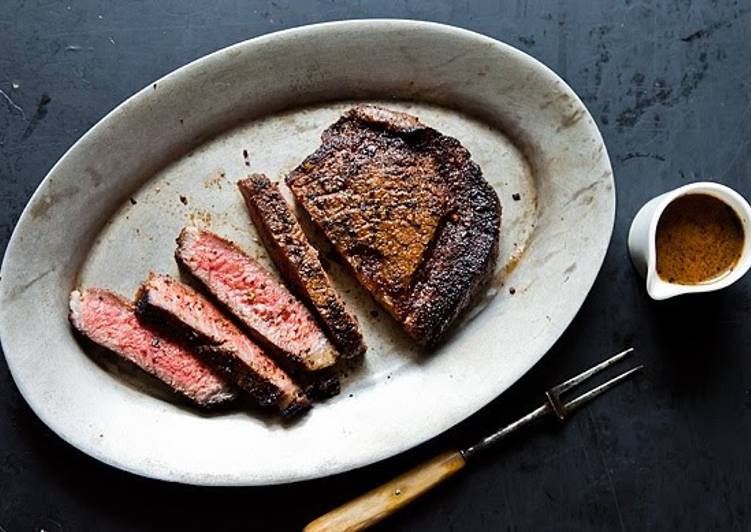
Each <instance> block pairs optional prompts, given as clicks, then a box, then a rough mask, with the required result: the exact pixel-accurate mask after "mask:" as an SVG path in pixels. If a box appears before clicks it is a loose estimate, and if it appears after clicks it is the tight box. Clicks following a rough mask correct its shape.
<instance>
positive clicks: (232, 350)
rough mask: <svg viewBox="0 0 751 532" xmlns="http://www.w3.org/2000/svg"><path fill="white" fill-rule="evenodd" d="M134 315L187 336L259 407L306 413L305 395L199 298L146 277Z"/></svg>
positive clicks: (163, 279)
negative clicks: (303, 411) (136, 314)
mask: <svg viewBox="0 0 751 532" xmlns="http://www.w3.org/2000/svg"><path fill="white" fill-rule="evenodd" d="M137 307H138V313H139V314H141V315H142V316H144V317H145V318H146V319H147V320H162V321H164V322H167V323H169V324H171V325H172V326H176V327H177V328H179V329H182V330H184V331H185V332H187V334H188V337H189V338H190V339H191V340H192V341H193V342H195V343H196V345H199V346H200V352H201V354H203V355H205V356H208V357H210V359H211V360H212V361H213V362H214V363H215V364H217V366H218V367H221V368H222V369H223V370H224V371H226V372H227V373H228V374H229V375H231V376H232V378H233V379H234V380H235V382H236V383H237V384H238V385H239V386H240V387H241V388H242V389H244V390H246V391H247V392H248V393H250V395H251V396H253V398H254V399H256V401H258V403H259V404H261V405H263V406H270V405H277V406H278V407H279V409H280V410H281V412H282V414H283V415H285V416H289V415H292V414H294V413H297V412H299V411H301V410H305V409H307V407H308V406H309V405H310V402H309V401H308V398H307V397H306V396H305V393H304V392H303V391H302V390H301V389H300V387H299V386H297V384H295V383H294V382H293V381H292V379H291V378H290V377H289V376H288V375H287V374H286V373H285V372H284V370H282V369H281V368H280V367H279V366H278V365H277V364H276V363H275V362H274V361H273V360H272V359H270V358H269V357H268V356H266V354H265V353H264V352H263V351H262V350H261V348H260V347H258V346H257V345H256V344H254V343H253V342H252V341H251V340H250V339H249V338H248V337H247V336H245V334H243V333H242V331H240V329H238V328H237V326H236V325H235V324H233V323H232V322H231V321H230V320H229V319H227V317H226V316H224V315H223V314H222V313H221V312H220V311H219V309H217V308H216V307H215V306H214V305H213V304H211V302H209V301H208V300H207V299H206V298H205V297H203V296H202V295H201V294H199V293H198V292H196V291H195V290H193V289H192V288H191V287H189V286H188V285H186V284H183V283H181V282H179V281H177V280H175V279H173V278H172V277H169V276H167V275H155V274H153V273H152V274H151V275H150V276H149V278H148V279H147V280H146V282H145V283H144V284H143V285H141V288H140V289H139V291H138V296H137Z"/></svg>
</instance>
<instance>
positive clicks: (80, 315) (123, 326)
mask: <svg viewBox="0 0 751 532" xmlns="http://www.w3.org/2000/svg"><path fill="white" fill-rule="evenodd" d="M68 319H69V320H70V323H71V325H72V326H73V327H74V328H75V329H76V330H77V331H78V332H80V333H81V334H82V335H83V336H85V337H87V338H88V339H89V340H91V341H93V342H94V343H96V344H99V345H100V346H102V347H105V348H107V349H109V350H110V351H112V352H114V353H115V354H117V355H118V356H120V357H121V358H123V359H125V360H127V361H129V362H131V363H132V364H135V365H136V366H138V367H139V368H141V369H142V370H144V371H146V372H147V373H150V374H151V375H153V376H155V377H157V378H158V379H159V380H161V381H163V382H164V383H166V384H167V385H168V386H169V387H170V388H172V389H173V390H175V391H176V392H178V393H180V394H181V395H183V396H185V397H187V398H188V399H190V400H191V401H193V402H194V403H196V404H197V405H199V406H204V407H207V406H214V405H218V404H220V403H225V402H228V401H231V400H233V399H234V398H235V396H236V395H237V393H236V391H235V388H234V386H232V385H231V384H230V383H229V381H228V380H227V378H226V377H225V376H224V375H222V374H221V373H220V372H219V371H218V370H216V369H215V368H213V367H212V366H211V365H210V364H208V363H206V362H205V361H204V360H203V359H202V358H201V357H200V356H198V355H197V354H195V353H194V352H193V351H192V350H191V349H189V348H188V347H187V346H186V345H184V344H183V343H180V342H177V341H175V340H173V339H170V338H169V337H166V336H164V335H163V334H162V333H161V332H159V331H158V330H157V329H156V328H154V327H153V326H151V325H149V324H143V323H141V322H139V321H138V319H137V318H136V313H135V309H134V308H133V305H131V304H130V303H129V302H128V301H126V300H125V299H124V298H122V297H120V296H119V295H117V294H115V293H113V292H110V291H109V290H102V289H100V288H89V289H88V290H84V291H83V292H79V291H78V290H74V291H73V292H72V293H71V294H70V313H69V314H68Z"/></svg>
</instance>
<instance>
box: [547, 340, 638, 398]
mask: <svg viewBox="0 0 751 532" xmlns="http://www.w3.org/2000/svg"><path fill="white" fill-rule="evenodd" d="M633 351H634V348H633V347H629V348H628V349H626V350H625V351H621V352H620V353H618V354H617V355H614V356H612V357H610V358H609V359H607V360H604V361H603V362H600V363H599V364H597V365H596V366H593V367H591V368H589V369H588V370H586V371H583V372H581V373H579V375H577V376H576V377H571V378H570V379H569V380H567V381H564V382H562V383H561V384H559V385H558V386H554V387H552V388H551V389H550V393H552V394H554V395H560V394H562V393H564V392H566V391H568V390H570V389H571V388H573V387H574V386H576V385H578V384H581V383H582V382H584V381H585V380H587V379H588V378H590V377H592V376H593V375H595V374H597V373H599V372H601V371H603V370H605V369H607V368H609V367H610V366H612V365H613V364H616V363H617V362H620V361H621V360H623V359H624V358H626V357H627V356H628V355H630V354H631V353H633Z"/></svg>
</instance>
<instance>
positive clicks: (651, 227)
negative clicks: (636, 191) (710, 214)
mask: <svg viewBox="0 0 751 532" xmlns="http://www.w3.org/2000/svg"><path fill="white" fill-rule="evenodd" d="M686 194H706V195H708V196H713V197H715V198H717V199H719V200H720V201H722V202H724V203H725V204H726V205H728V206H729V207H730V208H732V209H733V210H734V211H735V213H736V214H737V215H738V218H740V220H741V223H742V224H743V236H744V240H743V250H742V251H741V257H740V259H739V260H738V263H737V264H736V265H735V267H734V268H733V270H732V271H731V272H730V273H728V274H727V275H724V276H722V277H718V278H717V279H716V280H710V281H707V282H705V283H701V284H677V283H669V282H667V281H664V280H663V279H661V278H660V276H659V275H658V274H657V245H656V235H657V223H658V222H659V221H660V216H661V215H662V213H663V211H664V210H665V208H666V207H667V206H668V205H670V204H671V203H672V202H673V201H674V200H675V199H677V198H679V197H680V196H685V195H686ZM628 250H629V253H630V255H631V260H632V261H633V263H634V266H635V267H636V269H637V270H638V271H639V273H640V274H641V275H642V276H643V277H645V278H646V281H647V293H648V294H649V296H650V297H651V298H652V299H657V300H661V299H668V298H671V297H674V296H678V295H682V294H696V293H701V292H712V291H714V290H720V289H722V288H725V287H727V286H730V285H731V284H733V283H734V282H736V281H737V280H738V279H740V278H741V277H743V275H744V274H745V273H746V272H748V270H749V268H751V206H749V204H748V202H747V201H746V200H745V199H744V198H743V196H741V195H740V194H738V193H737V192H736V191H735V190H733V189H731V188H729V187H726V186H725V185H721V184H719V183H712V182H708V181H702V182H698V183H691V184H689V185H685V186H682V187H679V188H676V189H675V190H672V191H670V192H666V193H664V194H661V195H659V196H657V197H656V198H654V199H652V200H650V201H648V202H647V203H646V204H645V205H644V206H643V207H642V208H641V209H640V210H639V212H638V213H636V216H635V217H634V221H633V222H632V223H631V229H630V231H629V233H628Z"/></svg>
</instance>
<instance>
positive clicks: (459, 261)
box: [286, 105, 501, 345]
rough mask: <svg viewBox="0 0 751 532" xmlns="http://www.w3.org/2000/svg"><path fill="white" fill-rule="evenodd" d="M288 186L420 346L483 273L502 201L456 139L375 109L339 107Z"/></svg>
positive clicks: (451, 317) (489, 264) (494, 244)
mask: <svg viewBox="0 0 751 532" xmlns="http://www.w3.org/2000/svg"><path fill="white" fill-rule="evenodd" d="M321 140H322V143H321V146H320V147H319V148H318V149H317V150H316V151H315V152H314V153H313V154H311V155H309V156H308V157H307V158H306V159H305V160H304V161H303V162H302V163H301V164H300V165H299V166H298V167H297V168H295V169H294V170H293V171H292V172H291V173H290V174H289V175H288V176H287V180H286V182H287V185H288V186H289V188H290V189H291V190H292V193H293V194H294V196H295V198H296V200H297V201H298V202H299V203H300V205H302V207H303V208H304V209H305V211H306V212H307V213H308V215H309V216H310V218H311V219H312V220H313V222H314V223H315V224H316V225H317V226H318V227H319V228H320V229H321V230H322V231H323V233H324V234H325V236H326V237H327V238H328V240H329V241H330V242H331V243H332V244H333V246H334V247H335V249H336V250H337V252H338V254H339V255H340V256H341V257H342V258H343V259H344V261H345V262H346V263H347V265H348V266H349V267H350V269H351V270H352V272H353V273H354V275H355V276H356V277H357V279H358V280H359V281H360V283H361V284H362V285H363V286H365V288H366V289H367V290H368V291H370V293H371V294H372V295H373V296H374V297H375V298H376V299H377V300H378V301H379V302H380V303H381V305H382V306H383V307H384V308H385V309H386V310H387V311H388V312H389V313H390V314H391V315H392V316H393V317H394V318H396V320H397V321H399V322H400V323H401V324H402V326H403V328H404V330H405V331H406V332H407V333H408V334H409V335H410V336H411V337H412V338H413V339H415V340H416V341H417V342H419V343H420V344H423V345H434V344H435V343H437V342H439V341H440V340H441V338H442V337H443V336H444V334H445V333H446V332H447V330H448V329H449V327H450V326H451V324H452V323H453V322H454V321H455V320H456V318H457V317H458V316H459V314H460V313H461V312H462V310H464V309H465V308H466V307H467V306H468V304H469V303H470V301H471V300H472V298H473V296H474V295H475V294H476V293H477V292H478V291H479V289H480V287H481V286H482V285H483V284H484V282H485V281H486V280H487V279H488V278H489V276H490V274H491V272H492V270H493V266H494V264H495V261H496V259H497V254H498V237H499V231H500V220H501V205H500V202H499V200H498V196H497V195H496V193H495V191H494V190H493V189H492V188H491V186H490V185H489V184H488V182H487V181H486V180H485V179H484V178H483V176H482V172H481V170H480V167H479V166H478V165H477V164H476V163H475V162H474V161H472V159H471V156H470V153H469V152H468V151H467V150H466V149H465V148H464V147H463V146H462V145H461V144H460V143H459V141H458V140H456V139H454V138H451V137H448V136H445V135H443V134H441V133H439V132H438V131H436V130H435V129H432V128H429V127H427V126H425V125H423V124H422V123H421V122H420V121H419V120H418V119H417V118H416V117H414V116H411V115H409V114H406V113H401V112H396V111H391V110H388V109H384V108H381V107H376V106H372V105H362V106H358V107H355V108H353V109H351V110H349V111H348V112H346V113H345V114H344V115H343V116H342V117H341V118H340V119H339V120H338V121H337V122H336V123H334V124H333V125H331V126H330V127H329V128H328V129H326V130H325V131H324V132H323V134H322V136H321Z"/></svg>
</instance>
